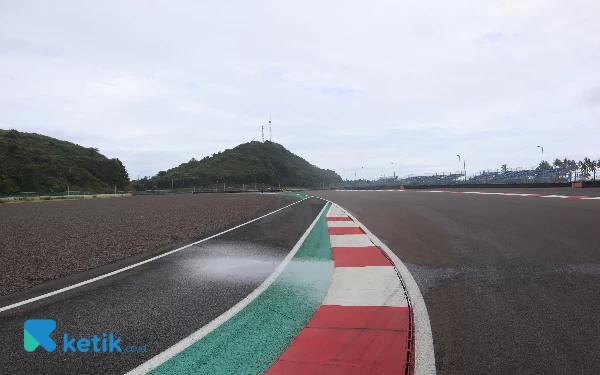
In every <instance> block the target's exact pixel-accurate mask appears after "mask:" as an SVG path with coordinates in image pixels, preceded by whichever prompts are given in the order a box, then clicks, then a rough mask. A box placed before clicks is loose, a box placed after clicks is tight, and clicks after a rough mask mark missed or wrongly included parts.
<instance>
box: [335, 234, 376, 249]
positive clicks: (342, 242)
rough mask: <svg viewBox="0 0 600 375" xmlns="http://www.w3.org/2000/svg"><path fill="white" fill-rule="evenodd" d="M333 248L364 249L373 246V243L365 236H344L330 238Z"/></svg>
mask: <svg viewBox="0 0 600 375" xmlns="http://www.w3.org/2000/svg"><path fill="white" fill-rule="evenodd" d="M329 239H330V240H331V247H362V246H373V242H371V240H370V239H369V237H367V236H366V235H364V234H344V235H340V236H329Z"/></svg>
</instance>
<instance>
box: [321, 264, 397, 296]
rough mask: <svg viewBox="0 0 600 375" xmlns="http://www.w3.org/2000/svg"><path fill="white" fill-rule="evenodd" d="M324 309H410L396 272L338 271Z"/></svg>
mask: <svg viewBox="0 0 600 375" xmlns="http://www.w3.org/2000/svg"><path fill="white" fill-rule="evenodd" d="M323 304H324V305H340V306H408V302H407V301H406V297H405V295H404V289H403V288H402V285H401V284H400V279H399V277H398V274H397V273H396V269H395V268H394V267H392V266H389V267H385V266H383V267H337V268H335V270H334V273H333V280H332V282H331V287H330V288H329V291H328V292H327V296H326V297H325V301H324V302H323Z"/></svg>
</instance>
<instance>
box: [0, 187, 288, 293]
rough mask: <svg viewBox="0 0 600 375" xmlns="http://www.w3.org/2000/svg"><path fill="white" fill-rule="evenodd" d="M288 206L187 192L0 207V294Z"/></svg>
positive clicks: (272, 198) (260, 197)
mask: <svg viewBox="0 0 600 375" xmlns="http://www.w3.org/2000/svg"><path fill="white" fill-rule="evenodd" d="M294 201H295V199H294V198H291V197H282V196H280V195H274V194H194V195H192V194H185V195H166V196H134V197H125V198H112V199H90V200H74V201H60V202H51V201H50V202H35V203H33V202H28V203H4V204H0V296H5V295H9V294H11V293H15V292H19V291H23V290H26V289H28V288H31V287H32V286H34V285H38V284H41V283H44V282H47V281H51V280H56V279H59V278H61V277H65V276H68V275H73V274H76V273H79V272H82V271H86V270H91V269H95V268H97V267H100V266H104V265H107V264H111V263H113V262H117V261H120V260H122V259H126V258H129V257H132V256H136V255H139V254H142V253H145V252H150V251H156V250H157V249H163V248H167V247H169V246H173V245H177V244H183V243H186V242H188V243H189V242H191V241H193V240H197V239H200V238H202V237H205V236H207V235H211V234H214V233H216V232H218V231H219V230H223V229H227V228H230V227H233V226H234V225H237V224H240V223H242V222H244V221H247V220H249V219H252V218H255V217H258V216H260V215H261V214H264V213H267V212H270V211H273V210H275V209H277V208H280V207H283V206H285V205H287V204H290V203H292V202H294Z"/></svg>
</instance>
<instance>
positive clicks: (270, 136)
mask: <svg viewBox="0 0 600 375" xmlns="http://www.w3.org/2000/svg"><path fill="white" fill-rule="evenodd" d="M272 137H273V131H272V130H271V114H270V113H269V142H272V140H271V138H272Z"/></svg>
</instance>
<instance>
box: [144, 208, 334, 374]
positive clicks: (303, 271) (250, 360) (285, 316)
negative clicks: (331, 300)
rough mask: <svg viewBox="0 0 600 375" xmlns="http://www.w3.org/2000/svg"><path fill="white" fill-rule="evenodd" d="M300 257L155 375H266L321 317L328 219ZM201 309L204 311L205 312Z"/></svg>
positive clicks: (329, 267)
mask: <svg viewBox="0 0 600 375" xmlns="http://www.w3.org/2000/svg"><path fill="white" fill-rule="evenodd" d="M330 204H331V203H327V205H326V207H325V210H324V211H323V215H321V217H320V218H319V219H318V221H317V223H316V224H315V226H314V227H313V229H312V231H311V232H310V234H309V235H308V236H307V237H306V239H305V240H304V243H303V244H302V245H301V247H300V249H299V250H298V252H297V253H296V255H295V256H294V257H293V258H292V260H291V261H290V263H289V264H288V265H287V267H286V268H285V269H284V271H283V272H282V273H281V275H279V277H278V278H277V279H276V280H275V281H274V282H273V284H271V285H270V286H269V287H268V288H267V289H266V290H265V291H264V292H263V293H262V294H261V295H260V296H258V298H256V299H255V300H254V301H252V302H251V303H250V304H249V305H248V306H247V307H246V308H245V309H243V310H242V311H240V312H239V313H238V314H236V315H235V316H233V317H232V318H231V319H229V320H228V321H227V322H225V323H224V324H223V325H221V326H220V327H218V328H217V329H215V330H214V331H212V332H211V333H209V334H208V335H206V336H205V337H203V338H202V339H201V340H199V341H198V342H196V343H194V344H193V345H191V346H190V347H188V348H187V349H186V350H184V351H183V352H181V353H179V354H178V355H176V356H175V357H173V358H171V359H170V360H168V361H167V362H165V363H163V364H162V365H161V366H159V367H157V368H156V369H155V370H153V371H152V372H151V373H152V374H210V375H212V374H263V373H264V372H265V371H267V370H268V369H269V367H270V366H271V365H272V364H273V363H274V362H275V360H276V359H277V358H279V356H280V355H281V353H283V351H284V350H285V349H286V348H287V347H288V346H289V344H290V343H291V342H292V340H293V339H294V338H295V337H296V336H297V335H298V333H299V332H300V330H301V329H302V328H304V326H305V325H306V323H308V321H309V320H310V318H311V317H312V316H313V315H314V313H315V312H316V311H317V309H318V308H319V306H321V303H322V302H323V299H324V298H325V294H326V293H327V290H328V289H329V285H330V284H331V279H332V277H333V260H332V258H331V243H330V241H329V233H328V231H327V222H326V218H325V213H326V212H327V210H328V209H329V205H330ZM199 308H201V306H199Z"/></svg>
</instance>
